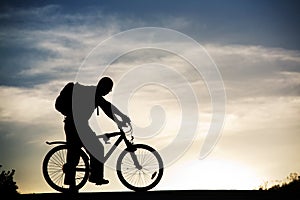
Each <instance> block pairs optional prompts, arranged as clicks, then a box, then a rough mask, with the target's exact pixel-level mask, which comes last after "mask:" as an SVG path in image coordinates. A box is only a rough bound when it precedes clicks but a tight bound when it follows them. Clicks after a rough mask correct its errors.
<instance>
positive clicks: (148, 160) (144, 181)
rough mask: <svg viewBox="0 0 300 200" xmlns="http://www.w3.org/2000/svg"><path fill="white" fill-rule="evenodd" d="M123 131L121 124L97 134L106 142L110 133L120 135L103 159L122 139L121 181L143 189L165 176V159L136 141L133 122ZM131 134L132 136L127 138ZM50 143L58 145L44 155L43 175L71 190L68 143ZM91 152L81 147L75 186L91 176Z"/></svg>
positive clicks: (59, 188)
mask: <svg viewBox="0 0 300 200" xmlns="http://www.w3.org/2000/svg"><path fill="white" fill-rule="evenodd" d="M127 128H128V129H129V130H127V131H124V127H123V128H119V131H118V132H113V133H106V134H103V135H98V136H97V137H98V138H99V139H100V138H101V139H103V141H104V142H105V144H108V143H110V141H109V139H110V138H111V137H116V136H118V139H117V140H116V141H115V143H114V145H112V146H111V147H110V148H109V150H108V151H107V153H106V155H105V156H104V163H105V162H106V161H107V159H108V158H109V157H110V156H111V155H112V153H113V152H114V151H115V149H116V148H117V147H118V146H119V145H120V143H121V142H122V141H124V142H125V145H126V146H125V148H124V149H123V150H122V151H121V153H120V155H119V156H118V159H117V163H116V172H117V176H118V178H119V180H120V182H121V183H122V184H123V185H124V186H125V187H127V188H128V189H130V190H133V191H136V192H140V191H148V190H150V189H152V188H154V187H155V186H156V185H157V184H158V183H159V181H160V180H161V178H162V175H163V172H164V165H163V160H162V158H161V156H160V154H159V153H158V152H157V151H156V150H155V149H154V148H152V147H150V146H148V145H146V144H134V143H133V140H134V137H133V134H132V133H133V129H132V126H131V124H128V127H127ZM128 138H130V139H128ZM46 144H48V145H58V146H55V147H54V148H52V149H51V150H50V151H49V152H48V153H47V154H46V155H45V157H44V160H43V164H42V171H43V176H44V179H45V180H46V182H47V183H48V184H49V186H50V187H52V188H53V189H55V190H57V191H59V192H63V193H64V192H68V191H69V186H68V185H65V184H64V176H65V169H64V165H65V163H66V155H67V143H66V142H65V141H53V142H48V141H47V142H46ZM89 166H90V165H89V155H88V153H87V152H86V151H85V149H84V148H83V147H82V148H81V151H80V161H79V163H78V165H77V166H76V177H75V179H76V186H75V187H76V189H77V190H78V191H79V189H81V188H82V187H83V186H84V185H85V184H86V182H87V181H88V178H89V173H90V167H89Z"/></svg>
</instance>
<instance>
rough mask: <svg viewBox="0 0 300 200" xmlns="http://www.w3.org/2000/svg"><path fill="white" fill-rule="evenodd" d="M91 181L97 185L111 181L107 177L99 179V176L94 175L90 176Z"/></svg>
mask: <svg viewBox="0 0 300 200" xmlns="http://www.w3.org/2000/svg"><path fill="white" fill-rule="evenodd" d="M89 182H91V183H95V184H96V185H104V184H108V183H109V181H108V180H106V179H103V178H102V179H99V178H97V179H96V178H94V177H92V176H90V178H89Z"/></svg>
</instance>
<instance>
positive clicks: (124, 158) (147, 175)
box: [117, 144, 164, 192]
mask: <svg viewBox="0 0 300 200" xmlns="http://www.w3.org/2000/svg"><path fill="white" fill-rule="evenodd" d="M130 149H134V150H129V149H128V148H127V149H125V150H124V151H122V152H121V154H120V156H119V158H118V160H117V175H118V178H119V180H120V181H121V183H122V184H123V185H124V186H125V187H127V188H128V189H130V190H133V191H136V192H143V191H148V190H150V189H152V188H154V187H155V186H156V185H157V184H158V183H159V181H160V180H161V178H162V175H163V172H164V166H163V160H162V158H161V156H160V155H159V153H158V152H157V151H156V150H155V149H153V148H152V147H150V146H148V145H145V144H136V145H133V148H130ZM132 153H133V154H134V155H135V156H137V160H138V161H139V164H140V165H141V169H137V167H136V166H135V164H134V161H133V159H132V157H131V156H132ZM152 161H153V162H152Z"/></svg>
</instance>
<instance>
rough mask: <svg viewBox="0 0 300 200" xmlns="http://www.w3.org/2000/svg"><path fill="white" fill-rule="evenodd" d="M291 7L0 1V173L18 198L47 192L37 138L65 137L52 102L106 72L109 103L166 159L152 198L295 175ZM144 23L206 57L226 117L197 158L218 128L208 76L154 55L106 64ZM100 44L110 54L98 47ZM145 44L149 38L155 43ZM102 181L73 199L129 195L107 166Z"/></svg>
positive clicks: (297, 69)
mask: <svg viewBox="0 0 300 200" xmlns="http://www.w3.org/2000/svg"><path fill="white" fill-rule="evenodd" d="M299 9H300V4H299V2H298V1H296V0H295V1H293V0H286V1H281V0H269V1H267V0H228V1H223V0H209V1H208V0H207V1H204V0H200V1H196V0H195V1H192V0H185V1H179V0H163V1H158V0H157V1H156V0H154V1H150V0H144V1H138V0H131V1H129V0H123V1H121V0H119V1H117V0H110V1H108V0H107V1H103V0H101V1H96V0H91V1H80V0H78V1H71V0H65V1H59V0H57V1H50V0H44V1H32V0H28V1H21V0H20V1H17V0H7V1H6V0H4V1H1V5H0V11H1V12H0V52H1V53H0V72H1V73H0V97H1V99H0V100H1V102H0V164H1V165H2V166H3V167H2V168H1V169H2V170H3V169H4V170H11V169H15V170H16V174H15V176H14V178H15V181H16V182H17V185H18V186H19V191H20V192H21V193H42V192H56V191H54V190H53V189H52V188H50V187H49V186H48V185H47V183H46V182H45V180H44V179H43V176H42V171H41V165H42V161H43V158H44V156H45V154H46V153H47V152H48V151H49V150H50V148H51V147H49V146H47V145H46V144H45V141H48V140H49V141H50V140H63V139H64V133H63V122H62V120H63V117H62V116H61V115H60V114H59V113H58V112H57V111H56V110H55V109H54V101H55V98H56V96H57V95H58V93H59V91H60V89H61V88H62V87H63V85H64V84H66V83H67V82H69V81H79V82H82V83H83V84H88V85H90V84H96V82H97V80H98V78H99V77H100V76H101V75H109V76H111V77H112V78H113V79H114V80H115V81H116V83H117V84H116V85H115V88H114V89H113V91H112V93H111V94H109V95H108V96H107V99H108V100H111V101H113V102H114V103H116V106H120V107H121V108H122V110H123V111H124V112H126V114H128V115H129V116H130V117H131V119H132V121H133V124H134V125H135V131H136V132H134V133H136V134H137V137H136V138H137V140H136V142H137V143H140V142H141V143H147V144H149V145H151V146H153V147H155V148H156V149H157V150H158V151H159V152H161V153H162V156H163V157H164V159H165V160H168V162H167V163H166V168H165V174H164V176H163V178H162V180H161V182H160V183H159V184H158V185H157V186H156V187H155V188H154V190H178V189H199V190H205V189H258V187H259V186H260V185H261V184H263V183H264V182H265V181H275V180H283V179H284V178H285V177H286V176H287V175H288V174H289V173H291V172H298V173H300V157H299V151H300V132H299V129H300V123H299V120H300V117H299V116H300V115H299V114H300V37H299V35H300V26H299V22H300V13H299ZM143 27H158V28H165V29H164V30H171V32H172V31H174V32H173V33H178V34H181V36H186V39H188V40H189V41H194V42H195V43H199V44H200V46H201V49H202V51H201V54H197V53H196V52H197V49H192V48H188V47H190V46H189V43H188V42H186V41H173V40H172V38H173V37H172V35H169V37H166V36H164V37H163V36H162V37H161V38H160V40H161V41H160V42H161V44H164V45H165V46H168V47H170V48H173V47H174V48H177V49H180V50H182V52H185V53H186V54H185V55H187V56H189V55H190V58H191V59H197V58H198V59H200V60H201V59H203V60H201V61H203V63H202V64H203V66H206V64H207V63H206V62H207V61H208V60H210V61H211V62H210V64H209V65H207V66H213V67H216V69H217V71H214V72H219V75H220V77H221V79H220V80H218V81H220V82H222V84H224V90H225V94H226V95H225V96H224V97H225V98H226V101H225V102H224V106H225V108H226V112H225V118H224V123H222V124H219V125H221V126H222V129H221V130H220V135H219V137H218V138H217V140H216V141H215V142H216V143H215V145H214V146H212V150H211V151H210V152H209V153H208V154H207V155H206V156H205V157H203V156H202V157H201V153H200V151H201V149H202V146H203V145H204V141H205V139H206V138H208V136H209V133H210V132H209V128H210V127H215V124H214V123H215V122H212V116H213V115H214V114H215V113H213V103H214V102H213V101H212V99H211V98H212V91H211V90H210V88H209V87H210V86H209V84H208V82H207V80H206V77H205V74H198V73H197V70H195V68H193V66H192V65H191V63H189V62H186V60H183V59H182V57H180V55H176V54H172V53H170V52H167V51H163V50H161V51H160V50H157V49H156V50H153V49H135V50H134V49H132V50H134V51H131V52H129V53H127V54H126V55H125V54H124V55H122V56H121V57H119V58H117V59H115V60H113V62H112V63H106V61H104V60H105V59H108V58H110V57H111V56H112V55H114V54H115V52H117V51H119V50H120V49H126V48H128V47H136V46H138V45H139V44H140V42H141V41H142V40H143V39H144V38H143V36H141V35H139V34H137V35H134V34H131V38H130V40H127V38H126V37H127V35H125V36H126V37H123V38H121V39H120V40H114V38H116V37H117V35H118V34H120V33H130V31H129V32H126V31H128V30H132V29H136V28H143ZM138 30H140V29H138ZM159 30H162V29H159ZM134 33H135V34H136V33H137V32H134ZM138 33H139V32H138ZM140 37H141V38H140ZM105 41H109V42H111V43H110V44H109V45H110V46H109V47H110V48H102V49H101V47H103V45H104V44H105ZM147 42H149V44H150V43H155V42H157V40H155V36H153V35H152V37H151V36H149V38H148V37H147ZM101 45H102V46H101ZM159 45H160V44H158V46H159ZM200 46H199V47H200ZM105 47H107V46H105ZM105 64H110V67H109V68H105V67H106V65H105ZM212 71H213V70H212ZM102 72H104V73H103V74H102ZM124 77H125V78H126V79H125V78H124ZM122 81H124V82H122ZM147 81H148V82H149V83H147ZM160 81H162V82H160ZM185 81H186V82H185ZM214 81H215V80H214ZM118 83H119V84H118ZM214 83H215V82H214ZM187 87H188V89H187ZM190 89H191V91H192V92H189V91H190ZM217 89H220V88H217ZM218 100H220V99H218ZM183 110H184V111H183ZM217 115H218V114H217ZM218 116H219V115H218ZM93 119H95V120H98V121H97V123H96V125H100V127H101V131H111V130H115V128H116V127H115V126H114V124H113V123H112V122H111V121H109V120H108V119H107V118H105V116H104V115H101V116H100V117H94V118H93ZM195 120H196V121H195ZM94 122H95V121H94ZM195 124H196V127H193V126H194V125H195ZM181 128H182V129H181ZM143 129H144V130H143ZM146 129H147V131H145V130H146ZM194 129H195V130H194ZM179 130H183V131H186V132H187V134H188V133H190V132H191V133H192V135H189V136H191V137H192V140H191V137H189V136H182V138H181V139H182V140H180V141H177V140H174V139H176V138H177V135H178V132H179ZM146 132H147V134H146ZM185 137H187V138H188V139H190V140H189V141H187V143H185V140H184V139H185ZM212 143H214V142H212ZM182 145H186V147H187V148H185V149H184V151H183V150H182V149H181V146H182ZM167 147H168V148H169V147H170V148H169V149H168V148H167ZM165 149H167V150H166V151H164V150H165ZM177 155H178V156H177ZM171 158H172V159H171ZM173 158H174V159H173ZM105 178H107V179H109V180H110V184H109V185H105V186H102V187H99V186H94V185H92V184H90V183H87V185H86V186H84V187H83V189H82V191H89V192H90V191H92V192H96V191H127V189H126V188H125V187H124V186H123V185H121V183H120V182H119V180H118V179H117V175H116V173H115V172H114V171H113V170H112V169H111V168H109V167H107V168H106V169H105Z"/></svg>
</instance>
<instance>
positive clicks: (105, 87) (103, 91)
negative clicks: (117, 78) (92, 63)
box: [96, 77, 114, 96]
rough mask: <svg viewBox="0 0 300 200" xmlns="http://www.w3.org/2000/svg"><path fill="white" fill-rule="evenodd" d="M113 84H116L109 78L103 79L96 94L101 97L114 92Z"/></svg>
mask: <svg viewBox="0 0 300 200" xmlns="http://www.w3.org/2000/svg"><path fill="white" fill-rule="evenodd" d="M113 84H114V83H113V81H112V79H111V78H109V77H103V78H101V79H100V80H99V82H98V84H97V91H96V94H97V95H101V96H105V95H107V94H108V93H109V92H110V91H111V90H112V87H113Z"/></svg>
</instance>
